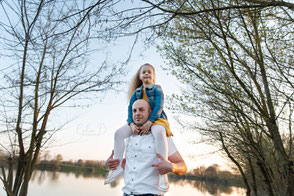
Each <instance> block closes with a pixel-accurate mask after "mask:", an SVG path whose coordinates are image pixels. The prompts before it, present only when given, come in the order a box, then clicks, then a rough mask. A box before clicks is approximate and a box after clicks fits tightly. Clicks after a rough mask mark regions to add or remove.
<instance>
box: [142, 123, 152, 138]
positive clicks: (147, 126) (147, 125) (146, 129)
mask: <svg viewBox="0 0 294 196" xmlns="http://www.w3.org/2000/svg"><path fill="white" fill-rule="evenodd" d="M152 124H153V122H151V121H150V120H148V121H147V122H146V123H145V124H144V125H142V126H141V127H140V128H141V132H140V135H144V134H147V133H148V132H149V131H150V128H151V126H152Z"/></svg>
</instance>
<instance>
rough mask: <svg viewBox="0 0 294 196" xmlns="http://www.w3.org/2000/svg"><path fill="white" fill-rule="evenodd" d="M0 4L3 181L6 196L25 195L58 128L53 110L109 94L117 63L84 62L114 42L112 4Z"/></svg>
mask: <svg viewBox="0 0 294 196" xmlns="http://www.w3.org/2000/svg"><path fill="white" fill-rule="evenodd" d="M0 6H1V11H0V12H1V17H2V18H1V22H0V31H1V36H0V56H1V58H2V59H3V60H4V59H6V61H3V62H1V64H2V65H1V71H0V73H1V86H0V93H1V96H0V97H1V103H0V105H1V110H0V111H1V115H0V122H1V132H0V134H1V139H3V138H4V137H5V138H6V140H1V143H0V144H1V147H2V148H4V149H5V150H6V153H9V159H8V170H4V168H2V173H3V176H2V177H1V180H2V181H3V184H4V188H5V191H6V193H7V195H8V196H16V195H19V196H25V195H27V192H28V185H29V181H30V178H31V176H32V172H33V170H34V168H35V165H36V161H37V159H38V155H39V153H40V150H41V149H42V147H43V145H44V144H45V143H46V142H47V141H48V140H49V139H50V138H51V137H52V135H53V133H55V132H56V131H58V130H59V128H58V126H57V125H54V124H53V122H52V119H53V116H54V112H60V111H62V110H58V108H59V109H60V108H61V106H64V105H65V104H67V105H69V106H70V105H71V106H72V105H74V104H75V101H78V103H81V101H84V100H86V99H87V98H94V97H97V96H99V95H102V92H105V91H107V90H109V89H113V88H114V87H115V86H116V85H117V84H120V80H119V76H120V75H121V73H122V72H123V70H122V68H123V64H122V65H116V66H115V65H109V64H108V63H106V62H105V61H102V60H101V62H99V63H97V64H90V61H89V58H88V57H89V56H90V55H91V54H93V52H94V51H97V49H100V50H101V49H103V45H105V43H106V42H107V40H110V39H112V37H111V36H110V34H109V31H108V29H109V27H108V24H107V20H108V19H109V15H110V9H112V6H113V2H112V1H109V0H98V1H95V2H93V1H65V0H64V1H56V0H41V1H26V0H21V1H1V2H0ZM99 44H101V45H99ZM4 63H5V64H4ZM55 114H56V113H55ZM13 168H16V173H15V175H14V172H13Z"/></svg>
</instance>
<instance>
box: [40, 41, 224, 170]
mask: <svg viewBox="0 0 294 196" xmlns="http://www.w3.org/2000/svg"><path fill="white" fill-rule="evenodd" d="M130 39H131V38H124V39H121V40H118V41H116V42H115V44H114V45H112V46H110V47H109V49H108V50H109V51H108V52H107V53H108V55H109V54H110V55H113V57H111V58H112V59H124V58H126V56H127V55H128V51H129V49H130V47H131V46H130V43H131V40H130ZM123 51H124V52H123ZM97 55H98V54H97ZM99 55H100V54H99ZM94 59H95V61H96V60H97V59H96V58H94ZM147 62H148V63H150V64H152V65H153V66H154V67H155V72H156V76H155V77H156V83H157V84H159V85H161V86H162V89H163V91H164V94H165V98H166V97H167V96H170V95H172V94H173V93H180V90H179V89H180V87H181V86H183V85H182V84H181V83H180V82H179V81H178V80H177V79H176V78H175V77H174V76H172V75H170V74H169V73H168V72H167V71H164V70H163V69H162V66H163V65H164V59H163V58H162V57H161V56H160V54H159V53H158V52H157V51H156V49H155V47H153V46H151V47H150V48H149V49H146V48H144V46H143V45H142V44H141V43H138V44H137V46H136V47H135V52H134V54H133V56H132V58H131V60H130V62H129V64H128V65H127V70H128V71H127V72H128V73H127V75H126V77H125V78H124V80H125V81H130V80H131V79H132V77H133V76H134V74H135V72H136V71H137V69H138V68H139V67H140V66H141V65H143V64H144V63H147ZM128 87H129V82H127V83H126V84H125V85H124V86H122V88H121V89H123V90H120V91H109V92H108V93H106V95H104V96H97V100H96V103H93V104H92V105H90V106H87V107H83V108H76V109H64V110H62V114H60V115H61V116H62V118H63V119H65V120H66V121H70V123H69V124H67V125H66V126H65V127H63V129H62V130H61V131H59V132H57V133H56V134H55V136H54V137H53V138H52V141H51V142H50V145H49V146H50V147H49V148H47V149H46V151H49V152H50V155H51V157H54V156H56V155H57V154H61V155H62V156H63V159H64V160H78V159H83V160H106V159H107V158H108V156H109V155H110V153H111V150H112V149H113V136H114V133H115V131H116V130H117V129H118V128H120V127H121V126H123V125H124V124H125V123H126V119H127V107H128V98H127V90H128ZM164 110H165V112H166V113H167V115H168V119H169V122H170V125H171V129H172V132H173V134H174V137H173V141H174V143H175V144H176V146H177V149H178V151H179V152H180V153H181V155H182V156H183V158H184V160H185V161H186V163H187V166H188V169H193V168H195V167H199V166H201V165H205V166H209V165H212V164H218V165H220V166H221V168H224V169H227V168H228V165H227V161H226V160H225V159H223V158H221V157H220V155H219V153H214V154H211V153H212V152H215V151H217V149H216V148H214V147H213V146H209V145H205V144H202V143H198V141H199V140H200V135H199V134H198V133H197V132H196V131H189V130H185V129H184V128H183V127H181V126H180V125H179V124H178V123H177V121H176V120H175V118H174V114H173V113H172V111H169V110H167V108H166V107H165V108H164ZM195 143H196V144H195Z"/></svg>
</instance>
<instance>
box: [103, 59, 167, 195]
mask: <svg viewBox="0 0 294 196" xmlns="http://www.w3.org/2000/svg"><path fill="white" fill-rule="evenodd" d="M154 83H155V70H154V67H153V66H152V65H150V64H147V63H146V64H144V65H142V66H141V67H140V68H139V70H138V71H137V73H136V75H135V77H134V79H133V82H132V84H131V86H130V90H129V96H130V95H131V98H130V104H129V107H128V120H127V122H128V124H127V125H125V126H123V127H121V128H120V129H118V130H117V131H116V132H115V136H114V159H120V165H121V161H122V159H123V154H124V150H125V143H124V139H125V138H127V137H129V136H131V135H132V134H139V133H140V134H146V133H148V132H149V130H151V133H152V135H153V137H154V140H155V149H156V152H157V153H159V154H160V155H161V156H162V157H164V158H165V159H167V158H168V157H167V155H168V152H167V140H166V137H170V136H172V133H171V130H170V127H169V123H168V121H167V116H166V114H165V112H164V111H163V103H164V95H163V92H162V89H161V87H160V86H159V85H156V84H154ZM131 93H132V94H131ZM137 99H144V100H146V101H148V102H149V103H150V106H151V108H152V112H151V114H150V116H149V118H148V121H147V122H146V123H145V124H144V125H142V126H141V127H137V126H136V125H135V124H134V123H133V117H132V105H133V103H134V102H135V101H136V100H137ZM122 173H123V169H122V168H121V167H120V166H119V167H117V169H116V170H113V171H110V172H109V174H108V177H107V179H106V180H105V182H104V184H108V183H110V182H112V181H114V180H115V179H117V178H118V177H119V176H120V175H121V174H122ZM159 188H160V189H161V191H164V192H166V191H167V190H168V183H167V175H159Z"/></svg>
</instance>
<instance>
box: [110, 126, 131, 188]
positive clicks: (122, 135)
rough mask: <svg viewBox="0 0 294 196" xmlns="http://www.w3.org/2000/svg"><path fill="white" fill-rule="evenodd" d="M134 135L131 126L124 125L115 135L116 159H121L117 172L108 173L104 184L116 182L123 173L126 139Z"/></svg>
mask: <svg viewBox="0 0 294 196" xmlns="http://www.w3.org/2000/svg"><path fill="white" fill-rule="evenodd" d="M131 135H132V129H131V127H130V126H129V125H124V126H122V127H121V128H119V129H118V130H117V131H116V132H115V134H114V156H113V158H114V159H119V160H120V163H119V166H118V167H117V168H116V169H115V170H111V171H109V173H108V176H107V178H106V180H105V181H104V184H109V183H111V182H113V181H114V180H116V179H117V178H118V177H119V176H120V175H121V174H122V173H123V169H122V167H121V163H122V159H123V155H124V152H125V141H124V140H125V139H126V138H127V137H129V136H131Z"/></svg>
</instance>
